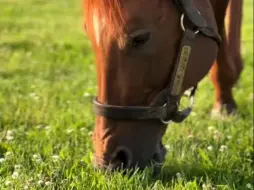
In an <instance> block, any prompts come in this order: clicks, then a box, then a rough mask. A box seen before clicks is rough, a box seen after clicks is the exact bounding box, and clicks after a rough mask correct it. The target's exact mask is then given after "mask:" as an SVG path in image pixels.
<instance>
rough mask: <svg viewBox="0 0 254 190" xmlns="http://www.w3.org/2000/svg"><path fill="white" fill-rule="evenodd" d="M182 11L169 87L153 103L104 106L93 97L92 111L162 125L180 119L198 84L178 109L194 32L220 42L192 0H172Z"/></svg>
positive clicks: (179, 120)
mask: <svg viewBox="0 0 254 190" xmlns="http://www.w3.org/2000/svg"><path fill="white" fill-rule="evenodd" d="M174 2H175V4H176V5H177V7H178V9H179V11H180V12H181V14H182V16H181V20H180V25H181V28H182V30H183V36H182V40H181V44H180V49H179V52H178V55H177V58H176V60H175V68H174V72H173V74H172V76H171V80H170V81H169V83H168V86H167V87H166V88H165V89H163V90H162V91H161V93H160V94H159V96H158V98H157V100H156V101H155V103H153V105H152V106H116V105H106V104H102V103H100V102H98V100H97V98H94V99H93V112H94V113H95V114H96V115H99V116H103V117H106V118H110V119H115V120H148V119H157V120H159V121H161V122H162V123H163V124H169V123H170V122H176V123H180V122H183V121H184V120H185V119H186V118H187V117H188V116H189V115H190V113H191V111H192V106H193V103H194V96H195V92H196V89H197V86H194V87H192V89H191V92H190V94H189V98H190V105H189V107H187V108H186V109H184V110H182V111H179V110H178V109H179V102H180V93H181V89H182V84H183V79H184V76H185V72H186V68H187V65H188V62H189V58H190V55H191V50H192V46H193V43H194V41H195V37H196V35H204V36H205V37H208V38H211V39H213V40H215V41H216V42H217V43H218V45H220V43H221V38H220V36H219V35H218V34H217V33H216V32H215V31H214V30H213V28H212V27H209V26H208V24H207V22H206V20H205V18H204V17H203V16H202V15H201V14H200V12H199V11H198V9H197V8H196V6H195V5H194V2H193V0H174ZM186 18H187V19H188V21H189V22H190V23H191V25H192V26H193V28H194V29H189V28H187V27H186V26H185V25H184V20H185V19H186Z"/></svg>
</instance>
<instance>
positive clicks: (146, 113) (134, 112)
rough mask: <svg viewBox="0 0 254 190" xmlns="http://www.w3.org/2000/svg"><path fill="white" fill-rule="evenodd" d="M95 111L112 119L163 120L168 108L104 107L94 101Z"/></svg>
mask: <svg viewBox="0 0 254 190" xmlns="http://www.w3.org/2000/svg"><path fill="white" fill-rule="evenodd" d="M93 111H94V113H95V114H96V115H100V116H103V117H107V118H111V119H120V120H124V119H135V120H142V119H161V118H165V117H166V114H167V113H166V107H165V106H158V107H139V106H133V107H132V106H130V107H129V106H114V105H104V104H101V103H99V102H98V101H97V100H96V99H94V100H93Z"/></svg>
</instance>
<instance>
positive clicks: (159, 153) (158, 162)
mask: <svg viewBox="0 0 254 190" xmlns="http://www.w3.org/2000/svg"><path fill="white" fill-rule="evenodd" d="M157 147H158V148H157V150H156V153H155V154H154V156H153V157H152V159H151V166H152V168H153V169H154V172H155V173H158V172H159V171H160V169H161V167H162V165H163V163H164V161H165V156H166V153H167V150H166V148H165V147H164V145H163V144H162V142H160V143H159V145H158V146H157Z"/></svg>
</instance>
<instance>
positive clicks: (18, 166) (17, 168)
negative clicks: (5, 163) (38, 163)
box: [14, 164, 22, 170]
mask: <svg viewBox="0 0 254 190" xmlns="http://www.w3.org/2000/svg"><path fill="white" fill-rule="evenodd" d="M14 168H15V170H20V169H21V168H22V165H20V164H17V165H15V166H14Z"/></svg>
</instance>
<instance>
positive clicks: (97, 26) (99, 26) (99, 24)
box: [93, 9, 105, 45]
mask: <svg viewBox="0 0 254 190" xmlns="http://www.w3.org/2000/svg"><path fill="white" fill-rule="evenodd" d="M104 27H105V19H104V18H100V17H99V16H98V12H97V10H96V9H95V10H94V11H93V28H94V34H95V40H96V44H97V45H99V44H100V41H101V32H102V30H103V28H104Z"/></svg>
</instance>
